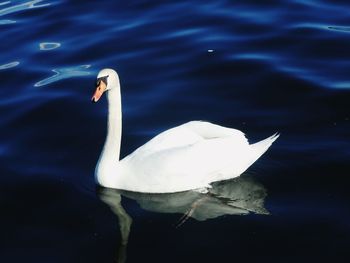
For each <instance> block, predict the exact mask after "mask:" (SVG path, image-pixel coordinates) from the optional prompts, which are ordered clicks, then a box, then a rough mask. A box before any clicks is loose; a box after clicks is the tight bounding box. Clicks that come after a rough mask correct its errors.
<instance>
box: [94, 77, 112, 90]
mask: <svg viewBox="0 0 350 263" xmlns="http://www.w3.org/2000/svg"><path fill="white" fill-rule="evenodd" d="M108 77H109V76H104V77H100V78H98V79H97V82H96V87H98V86H100V83H101V81H102V82H103V83H104V84H105V85H106V87H107V85H108Z"/></svg>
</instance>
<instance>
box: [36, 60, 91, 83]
mask: <svg viewBox="0 0 350 263" xmlns="http://www.w3.org/2000/svg"><path fill="white" fill-rule="evenodd" d="M90 67H91V65H81V66H76V67H65V68H60V69H53V70H52V71H53V72H55V75H53V76H51V77H49V78H46V79H43V80H40V81H39V82H37V83H35V84H34V87H41V86H45V85H48V84H50V83H53V82H56V81H59V80H62V79H67V78H72V77H83V76H88V75H90V74H91V72H90V71H87V70H86V69H88V68H90Z"/></svg>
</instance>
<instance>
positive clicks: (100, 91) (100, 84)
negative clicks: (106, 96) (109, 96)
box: [91, 81, 107, 102]
mask: <svg viewBox="0 0 350 263" xmlns="http://www.w3.org/2000/svg"><path fill="white" fill-rule="evenodd" d="M106 88H107V86H106V84H105V83H104V82H103V81H99V82H98V83H97V85H96V90H95V93H94V95H93V96H92V98H91V101H92V102H97V101H98V100H99V99H100V98H101V96H102V94H103V93H104V92H105V91H106Z"/></svg>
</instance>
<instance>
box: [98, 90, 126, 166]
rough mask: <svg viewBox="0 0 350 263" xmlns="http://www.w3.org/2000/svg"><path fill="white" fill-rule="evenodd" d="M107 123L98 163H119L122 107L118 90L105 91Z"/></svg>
mask: <svg viewBox="0 0 350 263" xmlns="http://www.w3.org/2000/svg"><path fill="white" fill-rule="evenodd" d="M107 100H108V122H107V137H106V141H105V144H104V146H103V150H102V153H101V156H100V161H102V160H104V161H115V162H118V161H119V156H120V144H121V137H122V107H121V97H120V89H119V88H113V89H111V90H109V91H107Z"/></svg>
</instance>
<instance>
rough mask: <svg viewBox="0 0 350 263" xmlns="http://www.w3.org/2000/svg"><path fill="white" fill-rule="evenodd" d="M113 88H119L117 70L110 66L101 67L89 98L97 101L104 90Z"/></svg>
mask: <svg viewBox="0 0 350 263" xmlns="http://www.w3.org/2000/svg"><path fill="white" fill-rule="evenodd" d="M114 88H120V84H119V77H118V74H117V72H116V71H115V70H113V69H110V68H105V69H102V70H101V71H100V72H99V73H98V75H97V81H96V90H95V93H94V95H93V96H92V98H91V100H92V101H93V102H97V101H98V100H99V99H100V98H101V96H102V94H103V93H104V92H106V91H108V90H111V89H114Z"/></svg>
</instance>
